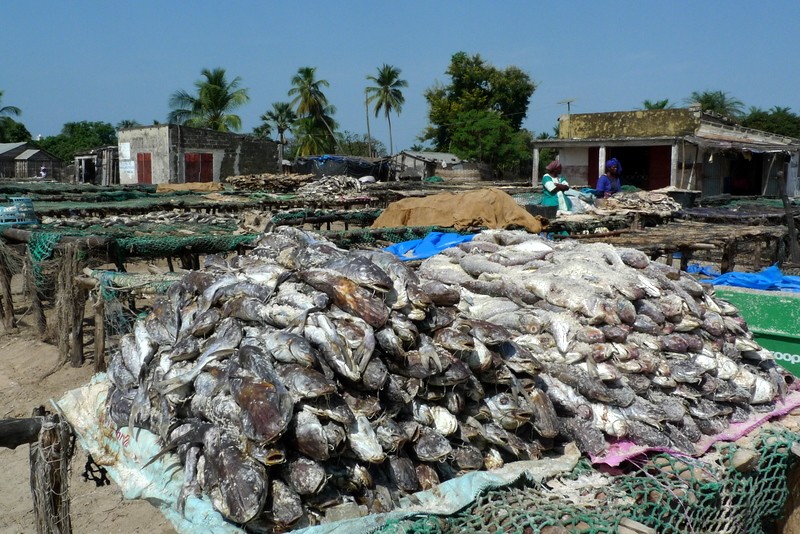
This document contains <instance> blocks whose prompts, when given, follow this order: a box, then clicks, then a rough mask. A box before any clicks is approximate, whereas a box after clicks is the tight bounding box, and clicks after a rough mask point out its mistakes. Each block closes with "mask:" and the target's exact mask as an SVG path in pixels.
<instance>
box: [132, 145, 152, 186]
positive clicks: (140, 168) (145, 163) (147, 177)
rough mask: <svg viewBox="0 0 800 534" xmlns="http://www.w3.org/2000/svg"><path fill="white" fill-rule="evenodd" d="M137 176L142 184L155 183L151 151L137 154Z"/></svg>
mask: <svg viewBox="0 0 800 534" xmlns="http://www.w3.org/2000/svg"><path fill="white" fill-rule="evenodd" d="M136 176H137V179H138V181H139V183H140V184H152V183H153V169H152V161H151V155H150V152H139V153H138V154H136Z"/></svg>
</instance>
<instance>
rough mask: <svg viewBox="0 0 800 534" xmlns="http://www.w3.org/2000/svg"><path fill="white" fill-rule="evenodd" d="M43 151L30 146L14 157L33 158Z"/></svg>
mask: <svg viewBox="0 0 800 534" xmlns="http://www.w3.org/2000/svg"><path fill="white" fill-rule="evenodd" d="M39 152H41V150H39V149H38V148H29V149H28V150H26V151H25V152H23V153H22V154H20V155H19V156H17V157H16V158H14V159H31V158H32V157H33V156H35V155H36V154H38V153H39Z"/></svg>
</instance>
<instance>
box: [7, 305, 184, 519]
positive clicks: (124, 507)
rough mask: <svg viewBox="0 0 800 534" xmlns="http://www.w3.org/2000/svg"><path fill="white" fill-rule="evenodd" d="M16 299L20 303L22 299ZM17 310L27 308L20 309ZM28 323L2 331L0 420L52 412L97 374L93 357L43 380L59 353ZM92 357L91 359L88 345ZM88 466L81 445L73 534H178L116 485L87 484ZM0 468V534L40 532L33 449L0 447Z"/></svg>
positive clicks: (75, 465) (73, 483)
mask: <svg viewBox="0 0 800 534" xmlns="http://www.w3.org/2000/svg"><path fill="white" fill-rule="evenodd" d="M14 297H15V303H16V302H18V300H17V297H20V298H21V295H18V294H15V295H14ZM18 311H20V312H22V311H23V310H20V309H19V308H18ZM26 319H27V318H23V319H22V320H21V321H20V328H18V331H17V332H15V333H9V332H0V418H11V417H29V416H30V414H31V412H32V410H33V409H34V408H36V407H37V406H40V405H44V406H45V407H47V408H48V409H52V406H51V405H50V400H51V399H58V398H60V397H61V395H62V394H63V393H64V392H65V391H68V390H70V389H74V388H76V387H80V386H82V385H83V384H85V383H86V382H88V380H89V378H90V377H91V375H92V367H93V361H92V360H91V359H90V360H88V362H87V363H86V364H84V366H83V367H81V368H77V369H76V368H72V367H70V366H69V365H67V366H65V367H62V368H60V369H59V370H58V371H56V372H55V373H53V374H52V375H50V376H48V377H46V378H44V379H43V378H42V376H43V375H44V374H45V373H46V372H47V371H49V370H51V369H52V368H53V367H54V365H55V364H56V362H57V360H58V349H57V348H56V347H55V346H53V345H49V344H47V343H44V342H42V341H40V340H39V339H38V337H37V336H36V334H35V332H33V331H32V329H31V328H30V327H29V326H28V325H27V324H26ZM0 328H2V327H0ZM87 353H88V355H89V356H91V350H89V347H87ZM85 463H86V452H85V451H84V450H83V449H82V448H81V447H80V445H76V447H75V455H74V456H73V459H72V465H71V467H72V473H71V477H70V482H69V490H70V494H71V518H72V527H73V532H76V533H104V534H110V533H117V532H119V533H122V532H124V533H148V534H167V533H171V532H175V530H174V529H173V528H172V527H171V525H170V523H169V522H168V521H167V520H166V519H164V517H163V516H162V515H161V513H160V512H159V511H158V510H157V509H156V508H155V507H154V506H152V505H151V504H149V503H148V502H146V501H142V500H139V501H128V500H124V499H123V498H122V493H121V492H120V489H119V487H118V486H116V485H115V484H114V483H113V482H112V483H111V485H110V486H103V487H97V486H96V485H95V483H94V482H86V481H84V480H83V478H82V477H81V474H82V473H83V470H84V464H85ZM0 466H2V469H1V470H0V503H1V504H0V508H2V511H0V533H28V532H33V533H35V532H36V526H35V523H34V516H33V501H32V498H31V492H30V484H29V476H30V467H29V461H28V446H27V445H23V446H20V447H17V448H16V449H15V450H9V449H5V448H0Z"/></svg>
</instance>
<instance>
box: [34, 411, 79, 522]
mask: <svg viewBox="0 0 800 534" xmlns="http://www.w3.org/2000/svg"><path fill="white" fill-rule="evenodd" d="M33 415H34V416H39V417H40V418H41V419H42V421H41V431H40V432H39V435H38V440H36V442H35V443H33V444H31V447H30V453H29V455H30V463H31V478H30V486H31V494H32V495H33V512H34V515H35V519H36V531H37V532H38V533H50V532H58V533H62V534H68V533H70V532H72V523H71V520H70V516H69V463H70V459H71V458H72V452H73V450H74V447H75V440H74V438H73V436H72V430H71V429H70V427H69V424H67V423H66V422H64V421H62V420H61V418H60V417H59V416H58V415H56V414H47V413H46V412H45V411H44V407H39V408H37V409H36V410H34V412H33Z"/></svg>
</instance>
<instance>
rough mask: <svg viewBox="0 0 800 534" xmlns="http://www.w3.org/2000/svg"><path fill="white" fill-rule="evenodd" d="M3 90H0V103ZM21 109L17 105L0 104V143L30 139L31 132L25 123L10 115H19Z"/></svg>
mask: <svg viewBox="0 0 800 534" xmlns="http://www.w3.org/2000/svg"><path fill="white" fill-rule="evenodd" d="M3 93H4V91H0V103H1V102H2V101H3ZM20 115H22V110H21V109H19V108H18V107H17V106H0V143H18V142H22V141H30V140H31V134H30V132H29V131H28V130H27V129H26V128H25V125H23V124H21V123H19V122H17V121H15V120H14V119H12V118H11V116H14V117H19V116H20Z"/></svg>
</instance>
